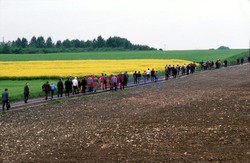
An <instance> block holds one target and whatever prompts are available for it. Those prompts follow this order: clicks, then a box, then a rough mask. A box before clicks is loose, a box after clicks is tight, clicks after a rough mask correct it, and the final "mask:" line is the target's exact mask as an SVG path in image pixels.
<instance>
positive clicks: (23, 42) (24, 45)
mask: <svg viewBox="0 0 250 163" xmlns="http://www.w3.org/2000/svg"><path fill="white" fill-rule="evenodd" d="M27 46H28V40H27V39H26V38H24V37H23V38H22V41H21V47H22V48H26V47H27Z"/></svg>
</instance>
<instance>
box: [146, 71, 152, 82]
mask: <svg viewBox="0 0 250 163" xmlns="http://www.w3.org/2000/svg"><path fill="white" fill-rule="evenodd" d="M146 74H147V81H148V80H149V79H150V74H151V71H150V69H149V68H148V69H147V70H146Z"/></svg>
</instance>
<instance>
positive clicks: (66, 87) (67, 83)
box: [64, 78, 71, 96]
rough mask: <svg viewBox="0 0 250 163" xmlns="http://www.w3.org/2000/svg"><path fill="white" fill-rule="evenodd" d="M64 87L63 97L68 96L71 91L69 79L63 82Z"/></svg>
mask: <svg viewBox="0 0 250 163" xmlns="http://www.w3.org/2000/svg"><path fill="white" fill-rule="evenodd" d="M64 85H65V96H70V90H71V89H70V87H71V82H70V78H68V80H66V81H65V83H64Z"/></svg>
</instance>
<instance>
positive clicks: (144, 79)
mask: <svg viewBox="0 0 250 163" xmlns="http://www.w3.org/2000/svg"><path fill="white" fill-rule="evenodd" d="M143 81H144V84H146V82H147V73H146V71H144V72H143Z"/></svg>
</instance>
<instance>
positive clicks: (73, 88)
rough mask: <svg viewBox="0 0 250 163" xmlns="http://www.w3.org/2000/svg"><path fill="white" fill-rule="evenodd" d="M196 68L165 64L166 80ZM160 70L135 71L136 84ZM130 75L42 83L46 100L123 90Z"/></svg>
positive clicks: (4, 97) (26, 96) (210, 63)
mask: <svg viewBox="0 0 250 163" xmlns="http://www.w3.org/2000/svg"><path fill="white" fill-rule="evenodd" d="M236 62H237V64H243V63H244V58H241V59H240V58H237V60H236ZM248 62H249V63H250V56H249V57H248ZM223 65H224V67H227V66H228V61H227V60H224V62H223ZM200 66H201V70H207V69H213V68H214V66H215V68H217V69H219V68H220V67H221V66H222V62H221V61H220V60H219V59H218V60H217V61H216V62H215V63H214V62H213V61H206V62H203V61H202V62H200ZM195 70H196V64H195V63H190V64H188V65H185V64H184V65H182V66H179V65H176V66H175V65H166V66H165V80H168V79H169V78H170V77H171V76H172V77H173V78H176V77H177V76H180V75H189V74H193V73H194V72H195ZM158 78H159V77H158V72H157V71H156V70H154V69H151V70H150V69H149V68H148V69H147V70H145V71H144V72H143V73H142V74H141V72H140V71H135V72H134V73H133V82H134V84H140V83H141V79H143V83H144V84H146V83H147V82H157V81H158ZM128 81H129V75H128V73H127V72H124V73H121V72H120V73H119V74H118V75H113V74H111V75H110V76H107V74H104V73H102V74H101V76H100V77H97V76H94V75H89V76H86V77H82V78H80V77H75V78H74V79H72V77H68V78H67V80H66V81H65V82H64V83H63V81H62V79H59V81H58V82H57V84H56V85H55V84H54V83H49V82H48V81H47V82H46V83H44V84H43V85H42V90H43V92H44V94H45V100H48V97H49V96H50V99H53V98H54V95H55V92H56V91H57V97H63V94H64V93H65V96H70V95H71V94H73V95H75V94H79V93H86V92H96V90H97V89H101V90H111V91H117V89H118V88H120V89H121V90H123V89H125V87H126V86H127V85H128ZM29 96H30V88H29V83H26V84H25V86H24V103H27V102H28V99H29ZM5 107H6V109H7V110H8V109H9V108H10V102H9V93H8V89H7V88H6V89H5V90H4V92H3V93H2V110H3V111H5Z"/></svg>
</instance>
